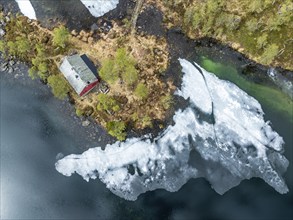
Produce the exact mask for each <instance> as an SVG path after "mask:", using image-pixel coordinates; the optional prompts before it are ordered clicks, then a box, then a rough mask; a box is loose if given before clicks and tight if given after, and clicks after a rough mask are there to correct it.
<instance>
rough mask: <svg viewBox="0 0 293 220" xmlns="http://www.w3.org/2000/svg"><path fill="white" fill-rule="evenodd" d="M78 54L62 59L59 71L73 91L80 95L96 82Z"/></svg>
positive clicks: (93, 74)
mask: <svg viewBox="0 0 293 220" xmlns="http://www.w3.org/2000/svg"><path fill="white" fill-rule="evenodd" d="M84 56H85V55H83V56H80V55H78V54H76V55H72V56H67V57H65V58H64V59H63V61H62V64H61V65H60V67H59V69H60V71H61V72H62V73H63V75H64V76H65V78H66V79H67V80H68V82H69V83H70V85H71V86H72V87H73V89H74V90H75V91H76V92H77V93H78V94H80V93H81V92H82V90H83V89H84V88H85V87H86V86H87V85H88V84H91V83H93V82H95V81H97V77H96V75H95V73H93V71H92V70H91V69H90V67H89V66H88V65H87V63H85V60H84V59H82V57H84Z"/></svg>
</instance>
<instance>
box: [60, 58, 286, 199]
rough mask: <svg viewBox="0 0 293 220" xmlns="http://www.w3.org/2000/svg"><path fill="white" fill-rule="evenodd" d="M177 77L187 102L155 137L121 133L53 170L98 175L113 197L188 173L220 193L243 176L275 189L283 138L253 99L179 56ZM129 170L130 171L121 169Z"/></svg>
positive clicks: (173, 183) (173, 185)
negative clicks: (120, 137) (122, 138)
mask: <svg viewBox="0 0 293 220" xmlns="http://www.w3.org/2000/svg"><path fill="white" fill-rule="evenodd" d="M179 61H180V64H181V66H182V69H183V72H184V76H183V79H182V80H183V82H182V88H181V90H178V91H177V92H176V94H178V95H180V96H182V97H183V98H185V99H189V102H190V106H189V107H187V108H186V109H184V110H178V111H177V112H176V113H175V115H174V117H173V120H174V125H170V126H169V127H167V128H166V130H165V131H164V132H162V133H161V134H160V135H159V136H158V137H156V138H154V139H153V140H150V139H149V138H146V137H144V138H129V139H127V140H126V141H125V142H116V143H115V144H112V145H109V144H108V145H107V146H106V149H105V151H103V150H101V148H99V147H97V148H92V149H89V150H88V151H86V152H84V153H83V154H81V155H69V156H67V157H65V158H63V159H61V160H59V161H58V162H57V163H56V169H57V170H58V171H59V172H60V173H62V174H64V175H66V176H71V175H72V174H73V173H75V172H76V173H78V174H79V175H81V176H82V177H83V178H84V179H85V180H87V181H88V180H89V179H91V178H92V179H95V178H96V177H99V178H100V180H101V181H102V182H104V183H105V184H106V186H107V187H108V188H109V189H110V190H111V191H112V192H113V193H115V194H116V195H118V196H120V197H122V198H125V199H128V200H135V199H136V198H137V197H138V195H140V194H141V193H144V192H146V191H150V190H155V189H158V188H164V189H166V190H168V191H171V192H173V191H177V190H178V189H180V187H181V186H182V185H183V184H185V183H186V182H187V181H188V179H190V178H198V177H205V178H206V179H207V180H208V181H209V182H210V183H211V185H212V187H213V188H214V189H215V190H216V191H217V192H218V193H220V194H223V193H224V192H226V191H227V190H229V189H230V188H232V187H234V186H236V185H238V184H239V183H240V182H241V180H243V179H250V178H251V177H261V178H263V179H264V180H265V181H266V182H267V183H268V184H270V185H271V186H272V187H274V188H275V189H276V190H277V191H278V192H280V193H286V192H287V191H288V188H287V186H286V184H285V182H284V180H283V178H282V173H283V172H285V170H286V169H287V166H288V161H287V159H286V158H285V157H284V156H283V155H282V154H281V153H280V152H282V150H283V148H282V145H283V143H284V142H283V139H282V138H281V137H280V136H279V135H278V134H277V133H276V132H274V131H273V130H272V128H271V127H270V125H269V123H267V122H265V121H264V119H263V115H264V113H263V111H262V109H261V106H260V104H259V103H258V102H257V100H255V99H254V98H252V97H250V96H249V95H248V94H246V93H245V92H244V91H242V90H241V89H239V88H238V87H237V86H236V85H234V84H232V83H230V82H227V81H223V80H220V79H218V78H217V77H216V76H215V75H213V74H211V73H209V72H207V71H205V70H204V69H202V68H201V67H199V66H198V65H197V64H194V65H193V64H191V63H190V62H188V61H186V60H184V59H180V60H179ZM130 168H132V170H133V172H134V174H133V172H132V173H131V172H129V171H128V170H130Z"/></svg>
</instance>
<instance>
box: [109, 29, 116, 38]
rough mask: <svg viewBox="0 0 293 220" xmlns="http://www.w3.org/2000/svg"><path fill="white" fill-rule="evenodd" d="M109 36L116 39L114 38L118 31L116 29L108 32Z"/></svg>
mask: <svg viewBox="0 0 293 220" xmlns="http://www.w3.org/2000/svg"><path fill="white" fill-rule="evenodd" d="M108 37H109V38H110V39H114V38H115V37H116V32H114V31H112V32H110V33H109V34H108Z"/></svg>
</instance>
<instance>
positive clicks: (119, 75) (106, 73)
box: [99, 48, 138, 85]
mask: <svg viewBox="0 0 293 220" xmlns="http://www.w3.org/2000/svg"><path fill="white" fill-rule="evenodd" d="M135 64H136V62H135V61H134V59H133V58H132V57H131V56H130V55H128V54H127V52H126V49H125V48H120V49H118V50H117V52H116V55H115V57H114V58H112V59H111V58H109V59H105V60H104V61H103V62H102V68H101V69H100V72H99V73H100V76H101V78H102V79H103V80H105V81H106V82H108V83H109V84H113V83H115V82H117V80H118V79H122V81H123V82H125V83H126V84H127V85H133V84H134V83H136V82H137V80H138V71H137V70H136V68H135Z"/></svg>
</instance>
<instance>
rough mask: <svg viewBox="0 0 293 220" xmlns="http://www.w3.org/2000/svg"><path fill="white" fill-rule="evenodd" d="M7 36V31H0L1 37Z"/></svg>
mask: <svg viewBox="0 0 293 220" xmlns="http://www.w3.org/2000/svg"><path fill="white" fill-rule="evenodd" d="M4 35H5V31H4V30H3V29H0V37H3V36H4Z"/></svg>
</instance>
